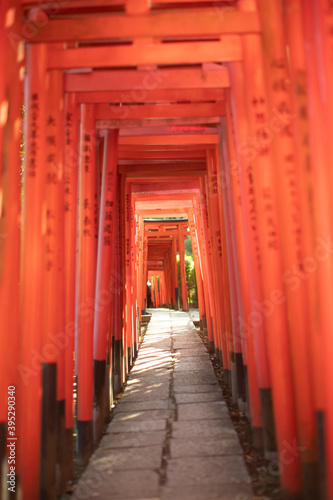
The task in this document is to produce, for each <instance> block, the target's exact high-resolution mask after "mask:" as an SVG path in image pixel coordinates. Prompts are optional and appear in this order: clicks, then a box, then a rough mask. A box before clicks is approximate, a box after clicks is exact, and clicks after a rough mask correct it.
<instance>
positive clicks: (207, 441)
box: [170, 436, 242, 458]
mask: <svg viewBox="0 0 333 500" xmlns="http://www.w3.org/2000/svg"><path fill="white" fill-rule="evenodd" d="M170 449H171V458H181V457H211V456H214V455H220V456H223V455H242V450H241V447H240V445H239V440H238V438H237V436H233V437H222V436H219V437H216V436H212V437H210V438H197V439H195V440H190V439H172V440H171V445H170Z"/></svg>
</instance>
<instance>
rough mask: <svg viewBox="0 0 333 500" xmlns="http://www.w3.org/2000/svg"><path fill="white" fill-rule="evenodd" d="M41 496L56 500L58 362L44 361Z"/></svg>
mask: <svg viewBox="0 0 333 500" xmlns="http://www.w3.org/2000/svg"><path fill="white" fill-rule="evenodd" d="M42 391H43V393H42V428H41V458H40V497H41V498H43V500H44V499H45V500H55V499H56V497H57V490H56V457H57V364H56V363H43V370H42Z"/></svg>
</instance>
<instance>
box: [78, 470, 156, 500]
mask: <svg viewBox="0 0 333 500" xmlns="http://www.w3.org/2000/svg"><path fill="white" fill-rule="evenodd" d="M89 469H90V470H89V471H88V472H87V474H86V475H83V476H82V478H81V480H80V483H79V484H78V487H77V488H76V489H75V491H74V494H73V496H72V499H73V500H82V499H90V498H96V499H101V500H106V499H109V498H112V500H130V499H131V500H132V499H133V500H159V498H160V497H159V490H160V486H159V475H158V473H157V472H156V471H154V470H132V471H128V470H126V471H115V472H114V471H100V470H96V469H93V468H92V467H91V466H90V467H89ZM89 473H90V476H91V477H90V480H89ZM87 476H88V477H87ZM89 494H90V495H89Z"/></svg>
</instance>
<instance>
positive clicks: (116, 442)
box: [99, 430, 165, 449]
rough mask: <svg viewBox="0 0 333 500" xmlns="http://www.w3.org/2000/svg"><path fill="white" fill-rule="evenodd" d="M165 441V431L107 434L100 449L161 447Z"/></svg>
mask: <svg viewBox="0 0 333 500" xmlns="http://www.w3.org/2000/svg"><path fill="white" fill-rule="evenodd" d="M164 441H165V430H163V431H145V432H120V433H111V434H110V433H106V434H105V436H103V439H102V440H101V442H100V445H99V447H100V448H135V447H138V446H153V445H160V446H161V449H162V447H163V444H164Z"/></svg>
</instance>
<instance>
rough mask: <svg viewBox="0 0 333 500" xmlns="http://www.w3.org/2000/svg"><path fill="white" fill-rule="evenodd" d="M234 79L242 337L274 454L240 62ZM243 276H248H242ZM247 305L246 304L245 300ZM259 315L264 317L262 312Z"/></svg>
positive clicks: (266, 436) (233, 173)
mask: <svg viewBox="0 0 333 500" xmlns="http://www.w3.org/2000/svg"><path fill="white" fill-rule="evenodd" d="M230 76H231V82H232V92H231V104H232V110H233V113H232V116H233V123H234V127H235V138H236V143H237V147H236V156H237V162H234V163H231V164H230V172H229V173H228V177H227V178H226V179H230V182H231V181H232V184H234V183H238V182H239V187H240V195H241V202H242V214H243V218H244V235H245V246H246V258H247V270H248V273H249V291H250V298H251V307H250V311H248V313H247V314H246V313H245V312H244V318H240V320H241V325H240V335H241V338H242V339H245V338H246V337H247V336H251V335H254V346H255V353H256V359H257V370H258V382H259V392H260V402H261V418H262V423H263V438H264V447H265V450H266V452H270V451H274V450H276V442H275V425H274V411H273V402H272V390H271V376H270V370H269V359H268V350H267V338H266V334H265V324H264V320H263V318H262V319H261V320H259V318H258V319H257V318H256V317H257V315H258V306H259V308H260V306H261V305H262V304H265V302H264V298H263V292H262V284H261V274H260V272H261V263H260V247H259V235H258V224H257V218H258V211H257V206H256V200H255V193H254V178H253V167H252V162H251V158H250V157H249V156H248V155H244V154H243V150H242V149H241V147H240V146H239V144H243V143H244V144H246V141H248V137H249V136H250V131H249V128H248V123H247V120H246V119H244V110H245V109H246V104H245V93H244V89H245V84H244V76H243V70H242V66H241V64H240V63H233V64H232V65H230ZM228 116H229V115H228ZM245 117H246V115H245ZM229 118H230V116H229ZM228 129H230V127H228ZM230 151H232V144H231V146H230ZM237 236H238V234H237ZM242 276H243V277H245V274H242ZM246 286H247V285H246V284H245V285H244V287H246ZM280 295H281V294H280ZM274 300H275V301H276V300H277V301H279V300H282V301H283V300H284V299H283V295H281V296H280V298H279V295H278V294H277V296H276V297H274ZM244 303H246V302H245V301H244ZM259 314H261V312H260V309H259Z"/></svg>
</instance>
